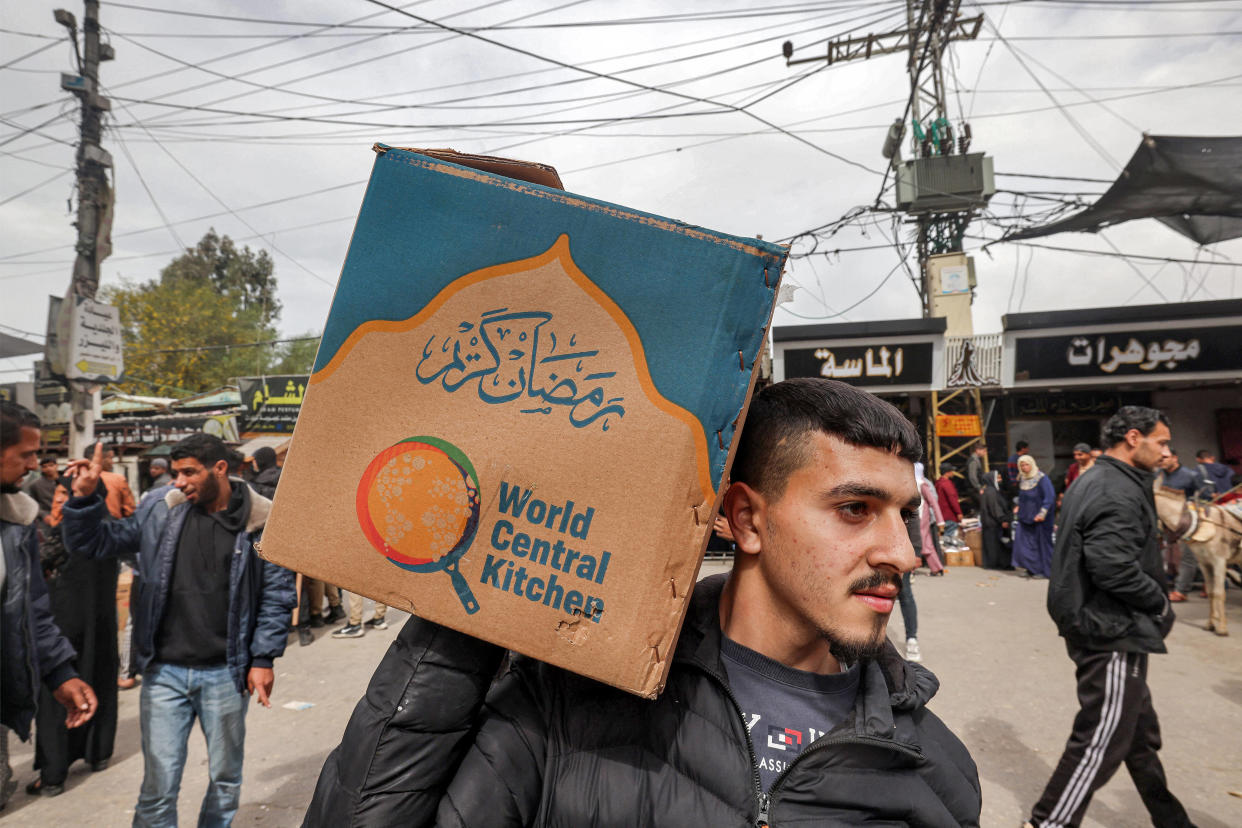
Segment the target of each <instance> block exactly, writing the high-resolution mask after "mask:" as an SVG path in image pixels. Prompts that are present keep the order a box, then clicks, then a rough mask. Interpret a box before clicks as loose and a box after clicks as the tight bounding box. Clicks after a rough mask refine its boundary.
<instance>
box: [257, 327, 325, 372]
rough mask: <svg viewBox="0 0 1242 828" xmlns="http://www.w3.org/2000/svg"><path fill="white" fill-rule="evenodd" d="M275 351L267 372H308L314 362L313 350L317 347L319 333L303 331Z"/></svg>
mask: <svg viewBox="0 0 1242 828" xmlns="http://www.w3.org/2000/svg"><path fill="white" fill-rule="evenodd" d="M293 339H294V340H295V341H294V342H286V343H284V345H283V346H282V348H281V349H280V350H279V351H278V352H277V353H275V354H274V355H273V356H274V360H273V364H272V367H271V368H270V369H268V373H269V374H309V373H310V372H311V367H312V366H314V364H315V351H316V350H318V348H319V334H317V333H304V334H299V335H298V336H296V337H293Z"/></svg>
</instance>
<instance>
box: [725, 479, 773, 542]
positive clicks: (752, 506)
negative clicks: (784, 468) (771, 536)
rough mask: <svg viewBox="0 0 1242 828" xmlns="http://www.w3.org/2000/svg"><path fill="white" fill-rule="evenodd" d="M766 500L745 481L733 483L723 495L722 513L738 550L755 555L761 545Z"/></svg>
mask: <svg viewBox="0 0 1242 828" xmlns="http://www.w3.org/2000/svg"><path fill="white" fill-rule="evenodd" d="M766 508H767V502H766V501H765V500H764V498H763V495H761V494H759V492H757V491H755V490H754V489H752V488H751V487H750V486H748V485H746V484H745V483H733V484H732V485H730V486H729V489H728V491H726V492H725V496H724V504H723V509H724V515H725V517H726V518H727V519H728V521H729V528H731V529H732V530H733V542H734V543H735V544H737V548H738V550H739V551H741V552H744V553H746V554H748V555H757V554H759V550H760V549H761V547H762V543H761V542H760V534H759V532H760V528H761V527H762V526H763V523H764V521H765V520H766V512H765V510H766Z"/></svg>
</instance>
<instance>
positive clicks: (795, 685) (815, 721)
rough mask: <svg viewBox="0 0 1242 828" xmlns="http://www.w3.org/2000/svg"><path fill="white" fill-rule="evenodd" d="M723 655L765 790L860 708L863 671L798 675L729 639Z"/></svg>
mask: <svg viewBox="0 0 1242 828" xmlns="http://www.w3.org/2000/svg"><path fill="white" fill-rule="evenodd" d="M720 655H721V657H722V658H723V661H724V664H725V670H726V672H727V673H728V678H729V685H730V687H731V688H732V690H733V694H734V696H736V697H737V700H738V705H739V706H740V707H741V708H742V721H743V723H744V724H745V725H746V729H747V730H748V731H749V732H750V740H751V743H752V744H753V745H754V748H755V761H756V763H757V765H758V770H759V781H760V784H761V785H762V786H763V789H764V790H769V789H771V787H772V785H773V783H775V782H776V779H777V777H779V776H780V775H781V773H782V772H783V771H784V770H785V769H786V768H787V767H789V766H790V765H791V764H792V763H793V761H794V760H795V759H797V758H798V755H799V754H800V753H802V751H804V750H806V749H807V748H808V747H810V746H811V744H812V743H814V742H815V740H816V739H818V738H819V737H820V736H823V735H824V734H825V733H827V732H828V731H829V730H831V729H832V728H833V727H836V725H837V724H839V723H840V722H841V721H842V720H843V719H844V718H845V717H846V716H847V715H848V714H849V712H850V711H851V710H852V709H853V707H854V698H855V696H856V695H857V694H858V675H859V670H858V667H857V666H854V667H853V668H851V669H849V670H846V671H845V672H842V673H836V674H833V675H820V674H818V673H808V672H805V671H803V670H794V669H792V668H790V667H786V666H785V665H783V664H781V663H780V662H778V661H774V660H772V659H770V658H768V657H767V656H765V655H763V654H762V653H757V652H755V651H754V650H750V649H747V648H746V647H743V646H742V645H741V644H738V643H737V642H735V641H730V640H729V639H728V638H724V639H722V640H721V645H720ZM756 711H757V712H756Z"/></svg>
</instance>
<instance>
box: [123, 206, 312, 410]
mask: <svg viewBox="0 0 1242 828" xmlns="http://www.w3.org/2000/svg"><path fill="white" fill-rule="evenodd" d="M101 299H102V300H103V301H106V302H109V303H111V304H114V305H116V306H117V307H118V308H119V310H120V316H121V327H122V332H123V335H124V339H125V381H124V382H122V383H120V384H119V387H120V389H121V390H122V391H125V392H127V393H130V394H146V395H156V396H169V397H177V396H185V395H186V394H187V393H197V392H200V391H209V390H211V389H213V388H218V387H219V386H221V385H231V384H233V383H234V382H235V381H236V378H237V377H239V376H254V375H256V374H272V373H305V372H307V371H309V369H310V363H311V361H312V360H313V359H314V354H315V346H316V345H317V342H315V341H310V342H290V343H286V344H283V345H259V346H255V345H254V343H266V342H270V341H271V340H274V339H277V338H278V336H279V334H278V333H277V331H276V328H275V323H276V321H277V320H278V319H279V317H280V302H279V301H278V300H277V298H276V277H275V274H274V268H273V266H272V260H271V257H269V256H268V255H267V253H266V252H264V251H259V252H258V253H254V252H252V251H251V250H250V248H249V247H243V248H242V249H241V250H238V249H237V247H236V246H235V245H234V243H233V241H232V239H230V238H229V237H228V236H217V235H216V233H215V231H214V230H213V231H210V232H208V233H207V235H205V236H204V237H203V239H202V241H200V242H199V243H198V245H197V246H196V247H195V248H193V249H192V250H187V251H186V253H185V254H184V255H182V256H179V257H177V258H176V259H174V260H173V261H172V262H171V263H170V264H169V265H168V266H167V267H165V268H164V269H163V270H162V271H161V272H160V277H159V278H158V279H151V280H149V281H145V282H125V283H123V284H121V285H120V286H114V287H109V288H105V289H104V290H103V291H101ZM224 346H241V347H224Z"/></svg>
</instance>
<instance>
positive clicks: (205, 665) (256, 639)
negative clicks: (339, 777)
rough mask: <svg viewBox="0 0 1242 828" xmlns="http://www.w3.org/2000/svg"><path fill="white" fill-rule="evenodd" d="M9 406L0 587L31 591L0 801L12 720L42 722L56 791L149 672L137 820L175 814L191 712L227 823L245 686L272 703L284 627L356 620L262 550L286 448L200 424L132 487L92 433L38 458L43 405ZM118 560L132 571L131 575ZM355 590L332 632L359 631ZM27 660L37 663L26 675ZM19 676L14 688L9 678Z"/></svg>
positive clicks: (7, 699)
mask: <svg viewBox="0 0 1242 828" xmlns="http://www.w3.org/2000/svg"><path fill="white" fill-rule="evenodd" d="M3 405H4V410H3V431H4V435H3V437H4V455H5V459H4V463H5V465H4V481H3V483H4V501H3V505H4V510H3V521H4V550H5V567H4V569H3V570H0V574H2V575H3V577H4V587H5V590H6V595H22V596H24V597H25V599H26V600H25V604H24V605H23V604H17V603H14V604H13V608H18V607H21V608H22V609H23V611H22V613H21V614H20V616H15V617H14V618H12V619H10V618H8V617H7V616H6V617H5V625H4V626H5V629H4V634H3V641H4V659H3V661H4V680H3V685H2V686H3V690H4V693H3V695H2V696H0V703H2V707H3V714H4V715H3V726H0V808H3V807H4V805H5V804H6V803H7V801H8V800H9V798H10V797H11V796H12V795H13V793H14V792H15V791H16V789H17V787H18V783H17V782H16V781H15V779H14V775H13V771H12V768H11V767H10V764H9V761H8V754H7V738H8V733H9V731H10V730H12V731H13V732H15V733H16V734H17V735H18V737H19V738H21V739H23V740H26V739H28V738H30V735H31V732H32V731H33V734H34V741H35V751H34V770H36V771H37V772H38V773H37V776H35V778H33V779H31V780H30V781H29V782H28V783H27V784H26V785H25V791H26V793H28V794H29V795H32V796H44V797H54V796H59V795H60V794H61V793H63V792H64V790H65V780H66V778H67V776H68V772H69V767H70V766H71V765H72V764H73V763H74V762H76V761H77V760H79V759H81V760H83V761H84V762H85V763H86V764H87V765H88V766H89V768H90V769H91V771H92V772H99V771H103V770H105V769H106V768H107V767H108V764H109V761H110V760H111V757H112V753H113V747H114V742H115V737H116V729H117V709H118V693H119V692H120V691H123V690H128V689H131V688H133V687H136V686H138V685H141V690H140V714H139V720H140V729H141V736H142V750H143V757H144V776H143V782H142V787H141V791H140V792H139V796H138V802H137V807H136V810H135V817H134V824H135V825H139V826H148V825H149V826H157V825H159V826H164V825H173V824H175V822H176V805H177V794H178V791H179V787H180V779H181V774H182V770H183V768H184V764H185V756H186V745H187V740H188V738H189V733H190V730H191V727H192V725H193V724H194V722H195V721H196V720H197V721H198V722H199V723H200V726H201V728H202V730H203V734H204V736H205V738H206V742H207V748H208V755H209V764H210V783H209V786H208V791H207V795H206V796H205V798H204V800H203V803H202V806H201V819H200V824H201V825H228V824H230V822H231V821H232V818H233V814H234V812H235V811H236V809H237V804H238V800H239V796H240V788H241V773H242V758H243V754H244V741H245V726H244V725H245V713H246V708H247V706H248V702H249V697H250V696H252V695H253V696H255V697H257V700H258V702H259V703H261V704H264V705H267V706H270V697H271V693H272V690H273V685H274V680H275V677H274V672H273V668H272V663H273V661H274V660H275V659H276V658H278V657H279V656H280V655H281V654H282V653H283V652H284V648H285V642H286V639H287V638H288V635H289V632H290V629H291V628H296V631H297V633H298V637H299V641H300V643H301V644H302V645H307V644H310V643H312V642H313V640H314V636H313V633H312V632H311V629H312V628H314V627H320V626H323V625H324V624H326V623H332V622H337V621H344V620H345V619H346V617H347V616H346V612H345V610H344V609H343V608H342V596H341V592H340V591H339V590H338V589H336V588H335V587H332V586H330V585H325V584H323V583H321V582H319V581H315V580H313V579H310V578H302V577H301V576H295V575H294V573H291V572H288V571H287V570H285V569H283V568H281V567H278V566H275V565H272V564H269V563H267V562H265V561H263V560H262V559H260V558H259V557H258V555H257V554H256V553H255V552H254V541H255V540H256V539H257V538H258V537H259V534H260V533H261V532H262V528H263V524H264V519H265V517H266V514H267V510H268V508H269V506H270V502H271V497H272V496H273V495H274V493H275V489H276V486H277V483H278V481H279V477H280V467H279V466H278V464H277V462H276V461H277V457H276V453H275V452H274V451H273V450H272V449H271V448H270V447H263V448H260V449H258V450H257V451H256V452H255V455H254V457H253V458H252V459H249V460H248V459H247V458H244V457H242V456H241V455H240V454H239V453H238V452H237V451H236V450H234V449H230V448H229V447H228V446H227V445H226V444H225V443H224V442H222V441H221V440H220V439H218V438H216V437H214V436H210V435H207V434H196V435H193V436H191V437H188V438H186V439H185V440H182V441H180V442H179V443H177V444H176V445H174V446H173V447H172V450H171V452H170V454H169V456H168V457H155V458H153V459H151V461H150V463H149V467H148V469H149V474H148V476H149V478H150V485H149V486H148V487H147V488H146V489H145V490H144V491H143V494H142V497H141V499H136V498H135V497H134V494H133V490H132V489H131V487H130V485H129V481H128V480H127V478H126V477H125V476H124V475H122V474H120V473H118V472H117V471H115V470H114V469H115V454H114V451H113V449H112V448H111V447H109V446H107V445H105V444H103V443H95V444H92V445H91V446H89V447H88V448H87V449H86V451H85V452H84V457H83V458H81V459H79V460H76V461H74V462H71V463H69V464H68V465H67V466H65V467H64V468H61V467H60V466H59V464H58V462H57V461H56V459H55V458H52V457H46V456H45V457H43V458H41V459H39V458H37V452H38V449H39V446H40V437H39V435H40V431H39V428H40V426H39V422H38V420H37V418H35V417H34V415H33V414H31V413H30V412H29V411H27V410H26V409H24V408H22V407H21V406H17V405H15V404H13V403H8V402H5V403H3ZM34 467H37V471H35V470H34ZM122 568H124V569H125V570H126V572H127V573H128V576H129V578H131V579H132V580H131V581H130V583H129V586H128V589H126V588H125V587H124V586H123V584H124V579H121V578H120V577H119V576H120V573H121V570H122ZM299 581H300V582H301V587H302V599H301V605H300V607H298V610H299V614H300V620H298V621H296V622H295V613H294V604H295V603H296V598H295V584H296V583H297V582H299ZM119 583H120V584H122V586H121V588H120V591H118V584H119ZM126 596H128V600H129V604H128V612H124V613H122V614H124V615H125V616H126V621H125V624H124V627H123V628H122V629H120V630H118V606H119V605H122V604H123V602H124V599H125V597H126ZM325 598H326V599H327V601H328V606H327V608H326V609H325V608H324V606H323V604H324V600H325ZM349 604H350V612H349V616H348V617H349V623H348V624H346V625H344V626H342V627H341V628H340V629H338V630H336V631H335V633H334V636H336V637H339V638H356V637H358V636H361V635H362V634H363V633H364V632H365V629H366V628H367V627H366V626H364V625H362V622H361V611H362V599H361V597H358V596H355V597H354V598H352V599H351V600H350V601H349ZM9 609H10V601H9V600H7V598H6V600H5V610H6V612H8V611H9ZM385 610H386V607H384V606H383V605H378V604H377V606H376V608H375V613H374V617H373V618H372V619H371V620H370V621H368V622H367V625H368V626H369V627H370V628H377V629H384V628H385V627H386V626H387V624H386V623H385V621H384V614H385ZM23 627H24V628H26V629H29V630H30V631H32V632H33V636H31V640H25V639H21V638H17V639H16V643H17V644H18V645H20V646H14V640H15V639H14V638H13V636H14V635H15V633H16V631H17V630H18V629H19V628H23ZM118 633H119V635H118ZM22 664H25V665H26V668H27V669H26V670H25V671H24V673H26V675H20V676H19V675H18V674H17V672H18V671H16V670H15V669H11V668H14V666H15V665H22ZM32 665H33V670H34V675H28V674H29V673H30V671H31V666H32ZM15 679H20V690H21V692H18V693H14V692H12V691H11V685H10V682H11V681H13V680H15ZM40 679H41V681H40ZM66 708H67V709H68V713H66ZM32 725H33V727H32Z"/></svg>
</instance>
